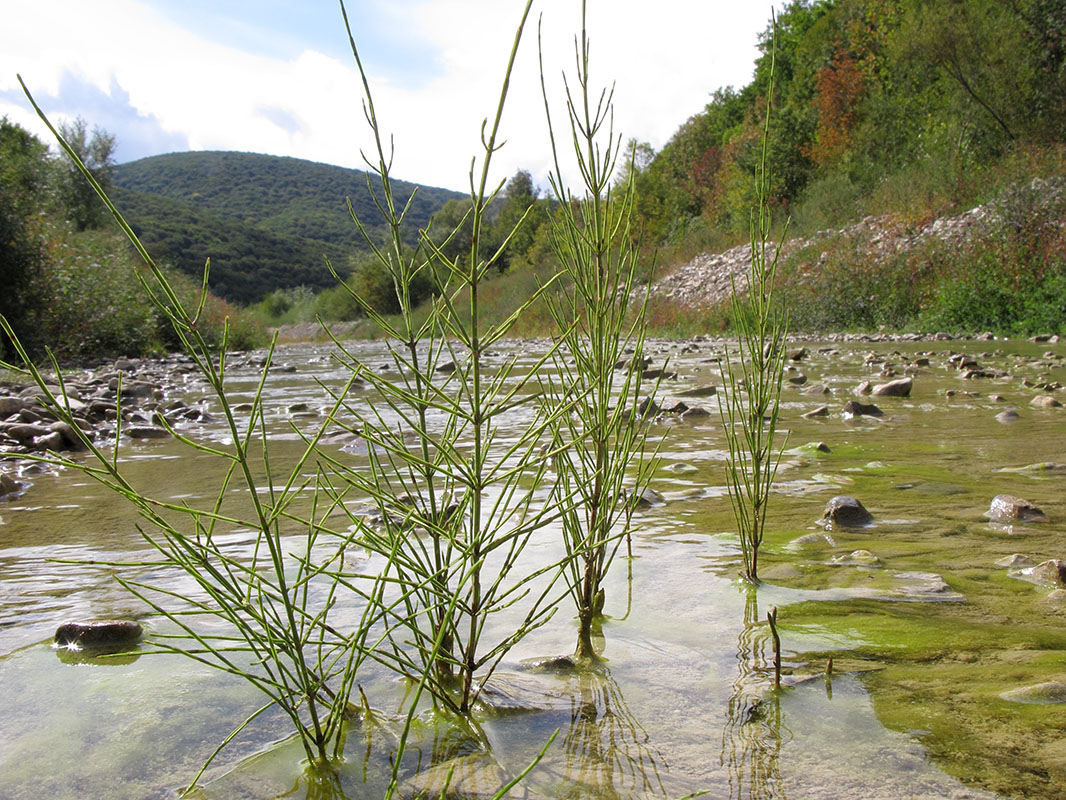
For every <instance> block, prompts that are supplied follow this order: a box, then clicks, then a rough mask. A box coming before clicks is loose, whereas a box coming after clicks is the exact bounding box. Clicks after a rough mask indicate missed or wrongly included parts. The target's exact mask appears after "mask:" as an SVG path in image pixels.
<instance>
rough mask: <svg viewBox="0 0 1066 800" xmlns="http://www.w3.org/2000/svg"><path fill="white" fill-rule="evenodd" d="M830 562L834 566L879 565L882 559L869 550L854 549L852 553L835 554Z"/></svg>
mask: <svg viewBox="0 0 1066 800" xmlns="http://www.w3.org/2000/svg"><path fill="white" fill-rule="evenodd" d="M829 563H830V564H833V565H834V566H851V567H879V566H881V559H879V558H878V557H877V556H875V555H874V554H873V553H871V552H870V551H869V550H854V551H852V552H850V553H842V554H840V555H839V556H833V558H831V559H830V560H829Z"/></svg>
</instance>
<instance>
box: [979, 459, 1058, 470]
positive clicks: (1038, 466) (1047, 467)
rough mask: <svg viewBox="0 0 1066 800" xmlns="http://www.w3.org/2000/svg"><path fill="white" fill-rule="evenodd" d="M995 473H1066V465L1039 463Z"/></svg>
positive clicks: (1003, 468) (1050, 462) (1049, 462)
mask: <svg viewBox="0 0 1066 800" xmlns="http://www.w3.org/2000/svg"><path fill="white" fill-rule="evenodd" d="M992 471H993V472H1066V464H1059V463H1057V462H1055V461H1038V462H1036V463H1035V464H1026V465H1025V466H1024V467H1000V468H999V469H994V470H992Z"/></svg>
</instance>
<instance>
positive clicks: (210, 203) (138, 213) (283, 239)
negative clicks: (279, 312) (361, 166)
mask: <svg viewBox="0 0 1066 800" xmlns="http://www.w3.org/2000/svg"><path fill="white" fill-rule="evenodd" d="M114 183H115V186H116V187H117V189H118V190H119V191H117V192H116V195H115V199H116V201H117V202H118V204H119V206H120V207H121V209H122V211H123V213H124V214H126V215H127V217H128V218H129V219H130V220H131V223H132V225H133V227H134V229H135V230H136V231H137V233H138V234H139V235H141V236H142V238H143V240H144V242H145V244H146V245H147V246H148V249H149V251H150V252H152V253H153V255H154V256H156V257H157V258H159V259H161V260H166V261H170V262H173V263H174V264H175V265H177V266H178V267H179V268H180V269H181V270H182V271H184V272H186V273H189V274H192V275H198V274H199V273H200V272H201V270H202V269H203V266H204V260H205V258H207V257H208V256H210V257H211V274H212V280H211V285H212V288H213V289H214V291H215V292H217V293H218V294H219V295H221V296H222V297H225V298H226V299H228V300H232V301H235V302H240V303H254V302H257V301H259V300H261V299H262V298H263V297H265V296H266V295H267V294H269V293H270V292H271V291H273V290H276V289H285V288H293V287H296V286H309V287H312V288H317V289H323V288H326V287H329V286H331V285H333V284H334V283H335V280H334V279H333V277H332V276H331V275H330V274H329V271H328V270H327V268H326V266H325V262H324V257H327V256H328V257H329V258H330V259H331V261H332V262H333V264H334V267H336V268H337V269H338V270H340V271H341V272H343V273H347V272H348V271H349V269H350V265H351V261H352V259H353V258H354V257H355V256H356V255H357V254H358V253H360V252H365V250H366V246H365V244H364V243H363V241H362V238H361V237H360V235H359V231H358V229H357V228H356V226H355V225H354V223H353V222H352V219H351V217H350V215H349V213H348V209H347V206H346V204H345V199H346V198H349V197H350V198H351V201H352V207H353V208H354V209H355V211H356V213H357V214H359V215H360V217H361V219H363V220H364V221H365V224H366V225H367V227H368V228H369V229H370V230H371V231H372V232H376V231H377V230H378V226H380V215H379V214H378V212H377V209H376V208H375V207H374V205H373V200H372V199H371V196H370V193H369V191H368V189H367V182H366V173H364V172H362V171H360V170H353V169H345V168H343V167H334V166H330V165H327V164H318V163H315V162H311V161H304V160H301V159H296V158H281V157H276V156H266V155H258V154H254V153H230V152H190V153H171V154H168V155H162V156H153V157H151V158H144V159H141V160H139V161H134V162H130V163H127V164H119V165H117V166H116V167H115V169H114ZM378 185H379V184H378V183H377V181H376V179H375V183H374V186H375V189H376V188H377V186H378ZM393 187H394V190H395V191H396V192H397V197H396V200H397V202H398V203H401V204H403V203H406V202H407V200H408V198H409V197H410V195H411V192H412V191H414V189H415V184H412V183H406V182H403V181H395V182H394V183H393ZM456 197H458V195H457V194H456V193H455V192H450V191H446V190H443V189H434V188H429V187H421V188H419V189H418V192H417V194H416V195H415V199H414V201H413V202H412V203H411V208H410V210H409V212H408V221H409V222H410V225H409V230H410V231H411V232H412V235H414V233H415V232H417V230H418V228H419V227H425V226H426V224H427V223H428V222H429V219H430V217H431V216H432V215H433V213H435V212H436V211H437V210H439V209H440V208H441V207H442V206H443V205H444V204H445V203H446V202H447V201H448V200H450V199H453V198H456Z"/></svg>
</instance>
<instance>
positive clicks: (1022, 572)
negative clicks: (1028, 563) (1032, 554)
mask: <svg viewBox="0 0 1066 800" xmlns="http://www.w3.org/2000/svg"><path fill="white" fill-rule="evenodd" d="M1011 577H1013V578H1021V579H1022V580H1023V581H1029V582H1031V583H1038V584H1040V585H1042V586H1053V587H1055V588H1056V589H1062V588H1066V561H1063V560H1061V559H1058V558H1051V559H1048V560H1047V561H1042V562H1040V563H1039V564H1037V565H1036V566H1035V567H1025V568H1024V569H1019V570H1015V571H1013V572H1011Z"/></svg>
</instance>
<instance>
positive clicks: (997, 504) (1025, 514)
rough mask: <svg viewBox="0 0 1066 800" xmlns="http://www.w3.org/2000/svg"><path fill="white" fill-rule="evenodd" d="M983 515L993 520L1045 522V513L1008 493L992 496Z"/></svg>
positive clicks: (1004, 521)
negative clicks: (990, 502)
mask: <svg viewBox="0 0 1066 800" xmlns="http://www.w3.org/2000/svg"><path fill="white" fill-rule="evenodd" d="M985 516H986V517H988V518H989V519H990V520H992V521H993V522H1003V523H1008V524H1009V523H1012V522H1047V515H1046V514H1045V513H1044V512H1043V511H1041V510H1040V509H1039V508H1037V507H1036V506H1034V505H1033V504H1032V503H1030V502H1029V501H1028V500H1023V499H1022V498H1020V497H1015V496H1014V495H1010V494H997V495H996V496H995V497H993V498H992V504H991V505H990V506H989V508H988V511H986V512H985Z"/></svg>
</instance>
